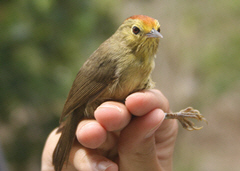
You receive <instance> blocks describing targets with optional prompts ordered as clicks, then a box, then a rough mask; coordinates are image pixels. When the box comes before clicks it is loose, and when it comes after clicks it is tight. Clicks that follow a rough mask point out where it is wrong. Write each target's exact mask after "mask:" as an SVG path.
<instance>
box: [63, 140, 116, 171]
mask: <svg viewBox="0 0 240 171" xmlns="http://www.w3.org/2000/svg"><path fill="white" fill-rule="evenodd" d="M69 160H70V162H71V163H72V165H73V166H74V168H75V169H77V170H89V171H96V170H98V171H117V170H118V166H117V164H116V163H114V162H113V161H111V160H109V159H107V158H105V157H103V156H101V155H99V154H98V153H97V151H96V150H91V149H87V148H84V147H82V146H81V145H80V144H78V143H75V144H74V146H73V148H72V150H71V154H70V158H69ZM66 170H70V168H66Z"/></svg>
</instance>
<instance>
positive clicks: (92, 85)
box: [53, 15, 202, 171]
mask: <svg viewBox="0 0 240 171" xmlns="http://www.w3.org/2000/svg"><path fill="white" fill-rule="evenodd" d="M162 37H163V36H162V34H161V33H160V24H159V22H158V21H157V20H156V19H153V18H151V17H148V16H144V15H134V16H131V17H129V18H127V19H126V20H125V21H124V22H123V23H122V25H121V26H120V27H119V28H118V29H117V31H116V32H115V33H114V34H113V35H112V36H111V37H110V38H109V39H107V40H106V41H105V42H103V43H102V44H101V45H100V46H99V48H98V49H97V50H96V51H95V52H93V54H92V55H91V56H90V57H89V58H88V60H87V61H86V62H85V63H84V64H83V66H82V67H81V68H80V70H79V72H78V74H77V76H76V78H75V80H74V82H73V85H72V88H71V90H70V92H69V94H68V97H67V100H66V102H65V105H64V108H63V111H62V115H61V118H60V127H59V129H58V132H61V137H60V139H59V141H58V143H57V146H56V148H55V150H54V153H53V165H54V168H55V171H61V170H62V168H63V165H64V163H65V162H67V161H68V158H69V153H70V150H71V147H72V145H73V143H74V141H75V132H76V128H77V125H78V123H79V122H80V121H81V120H83V119H86V118H88V119H89V118H94V111H95V109H96V108H97V107H98V106H99V105H100V104H102V103H103V102H105V101H109V100H112V101H118V102H122V103H124V101H125V99H126V97H127V96H128V95H129V94H131V93H134V92H136V91H140V90H143V89H150V88H153V87H154V82H153V81H152V79H151V73H152V70H153V68H154V64H155V63H154V58H155V56H156V52H157V49H158V45H159V41H160V38H162ZM187 112H188V113H189V110H188V111H187ZM181 117H182V115H181ZM188 117H189V116H188ZM166 118H167V119H168V118H170V119H174V118H175V119H176V118H177V119H179V118H178V113H177V114H176V113H171V114H166ZM193 118H196V119H199V120H201V119H202V118H201V117H199V116H196V114H194V117H193ZM179 120H180V122H181V123H182V125H183V126H184V127H185V128H188V127H189V126H190V127H191V129H198V128H197V127H194V126H193V124H192V123H191V122H186V120H184V119H182V118H181V119H179Z"/></svg>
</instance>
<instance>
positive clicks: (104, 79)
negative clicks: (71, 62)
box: [60, 53, 117, 122]
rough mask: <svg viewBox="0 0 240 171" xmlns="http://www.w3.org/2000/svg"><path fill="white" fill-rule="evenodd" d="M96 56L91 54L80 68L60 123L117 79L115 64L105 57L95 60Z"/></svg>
mask: <svg viewBox="0 0 240 171" xmlns="http://www.w3.org/2000/svg"><path fill="white" fill-rule="evenodd" d="M96 55H99V54H96V53H95V54H93V55H92V56H91V57H90V58H89V59H88V60H87V61H86V62H85V64H84V65H83V66H82V68H80V70H79V72H78V74H77V76H76V78H75V80H74V82H73V85H72V88H71V90H70V92H69V94H68V98H67V100H66V102H65V105H64V108H63V112H62V115H61V118H60V122H61V121H62V120H63V118H65V117H66V116H67V115H68V114H70V113H71V112H73V111H74V110H75V109H76V108H78V107H80V106H82V105H85V104H86V103H87V102H88V101H90V100H92V98H97V96H99V95H100V94H101V93H102V92H103V91H105V90H106V89H107V88H108V85H109V84H111V83H113V82H114V81H115V80H116V79H117V77H116V76H115V71H116V64H115V62H114V61H110V60H111V59H108V60H106V59H107V58H106V57H102V58H97V56H96ZM103 58H106V59H103Z"/></svg>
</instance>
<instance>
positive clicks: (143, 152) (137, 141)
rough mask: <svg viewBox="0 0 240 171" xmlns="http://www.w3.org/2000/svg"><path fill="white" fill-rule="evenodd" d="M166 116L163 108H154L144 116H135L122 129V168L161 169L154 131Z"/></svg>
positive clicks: (120, 151)
mask: <svg viewBox="0 0 240 171" xmlns="http://www.w3.org/2000/svg"><path fill="white" fill-rule="evenodd" d="M164 117H165V115H164V112H163V111H162V110H161V109H154V110H152V111H151V112H149V113H148V114H146V115H144V116H141V117H135V118H133V120H132V121H131V122H130V123H129V125H128V126H127V127H126V128H124V129H123V130H122V132H121V135H120V139H119V149H118V150H119V164H120V165H119V166H120V169H121V170H133V171H134V170H156V169H159V162H158V159H157V154H156V149H155V139H154V133H155V131H156V130H157V129H158V128H159V126H160V125H161V123H162V121H163V120H164ZM136 168H137V169H136Z"/></svg>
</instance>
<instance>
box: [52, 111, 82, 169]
mask: <svg viewBox="0 0 240 171" xmlns="http://www.w3.org/2000/svg"><path fill="white" fill-rule="evenodd" d="M82 119H83V111H82V112H81V113H79V110H78V112H76V111H74V112H73V113H71V114H69V116H68V117H67V119H66V121H65V125H64V127H62V128H61V132H62V135H61V137H60V139H59V140H58V143H57V146H56V148H55V150H54V152H53V165H54V169H55V171H61V170H62V168H63V165H64V163H65V162H66V163H67V162H68V159H69V155H70V151H71V148H72V145H73V143H74V141H75V132H76V129H77V125H78V123H79V122H80V121H81V120H82Z"/></svg>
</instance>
